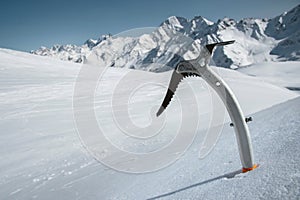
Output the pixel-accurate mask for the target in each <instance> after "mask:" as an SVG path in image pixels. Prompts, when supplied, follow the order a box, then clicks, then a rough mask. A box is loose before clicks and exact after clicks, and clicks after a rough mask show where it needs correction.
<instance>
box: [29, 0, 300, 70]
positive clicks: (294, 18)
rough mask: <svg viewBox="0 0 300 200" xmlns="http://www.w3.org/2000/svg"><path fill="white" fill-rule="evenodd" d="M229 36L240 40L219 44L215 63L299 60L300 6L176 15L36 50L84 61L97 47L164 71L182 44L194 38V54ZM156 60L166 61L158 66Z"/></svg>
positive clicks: (121, 63) (116, 62)
mask: <svg viewBox="0 0 300 200" xmlns="http://www.w3.org/2000/svg"><path fill="white" fill-rule="evenodd" d="M224 40H235V41H236V42H235V43H234V45H230V46H225V47H219V48H217V49H216V51H215V52H214V55H213V62H214V63H212V64H213V65H216V66H222V67H226V68H238V67H242V66H248V65H251V64H254V63H261V62H265V61H287V60H291V61H293V60H300V48H299V47H300V5H298V6H296V7H295V8H293V9H292V10H290V11H289V12H285V13H283V14H281V15H279V16H277V17H274V18H272V19H254V18H246V19H242V20H240V21H235V20H234V19H230V18H224V19H222V20H218V21H217V22H211V21H209V20H207V19H205V18H204V17H201V16H197V17H195V18H193V19H191V20H188V19H186V18H183V17H176V16H172V17H169V18H168V19H167V20H166V21H164V22H163V23H162V24H161V25H160V26H159V27H158V28H157V29H156V30H155V31H153V32H151V33H146V34H143V35H141V36H140V37H122V36H116V37H105V39H103V38H101V39H98V40H91V39H90V40H88V41H87V42H86V43H85V44H84V45H83V46H80V47H78V46H75V45H64V46H54V47H52V48H50V49H48V48H41V49H39V50H37V51H32V53H34V54H37V55H46V56H52V57H58V58H60V59H62V60H71V61H75V62H82V61H83V60H85V58H86V55H87V54H88V53H90V52H91V51H93V52H94V53H95V54H97V55H98V56H99V59H98V60H100V62H101V64H105V65H108V66H114V67H125V68H136V69H142V70H147V71H156V72H161V71H166V70H168V69H170V68H172V67H174V65H175V64H176V63H177V62H178V61H179V60H180V58H179V57H178V56H176V55H174V54H175V53H176V54H179V55H181V54H182V52H179V51H180V47H181V48H182V47H183V46H184V45H186V44H189V43H190V44H191V46H192V48H194V50H192V52H193V51H194V52H193V53H195V52H196V51H197V48H199V46H200V44H202V45H205V44H207V43H212V42H217V41H224ZM191 41H194V43H191ZM186 46H187V45H186ZM197 46H198V47H197ZM181 56H182V55H181ZM151 63H160V64H164V65H161V66H159V67H158V66H157V65H156V66H153V65H151Z"/></svg>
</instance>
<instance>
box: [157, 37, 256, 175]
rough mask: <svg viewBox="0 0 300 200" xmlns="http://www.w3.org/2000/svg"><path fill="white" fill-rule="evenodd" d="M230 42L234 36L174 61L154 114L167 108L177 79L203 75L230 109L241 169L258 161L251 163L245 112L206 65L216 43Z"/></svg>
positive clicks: (225, 85)
mask: <svg viewBox="0 0 300 200" xmlns="http://www.w3.org/2000/svg"><path fill="white" fill-rule="evenodd" d="M232 43H234V40H231V41H226V42H217V43H213V44H207V45H206V46H205V48H202V49H201V51H200V54H199V56H198V57H197V58H195V59H193V60H182V61H180V62H179V63H178V64H177V65H176V67H175V69H174V71H173V73H172V77H171V80H170V83H169V88H168V90H167V93H166V95H165V98H164V100H163V102H162V105H161V106H160V108H159V110H158V111H157V113H156V116H157V117H158V116H159V115H160V114H161V113H162V112H163V111H164V110H165V109H166V108H167V106H168V104H169V103H170V101H171V99H172V97H173V95H174V93H175V91H176V89H177V87H178V85H179V83H180V81H181V80H182V79H183V78H186V77H189V76H197V77H201V78H203V79H204V80H205V81H206V82H207V83H208V84H209V85H210V86H211V87H212V88H213V89H214V90H215V91H216V93H217V94H218V95H219V97H220V98H221V99H222V101H223V103H224V105H225V107H226V109H227V111H228V113H229V116H230V118H231V120H232V123H233V124H234V130H235V134H236V138H237V143H238V148H239V154H240V159H241V163H242V166H243V172H247V171H251V170H253V169H254V168H256V167H257V165H256V164H253V155H252V144H251V140H250V132H249V128H248V125H247V124H246V122H245V117H244V114H243V112H242V109H241V107H240V105H239V103H238V101H237V98H236V97H235V95H234V94H233V92H232V90H231V89H230V87H229V86H228V85H227V84H226V83H225V81H224V80H223V79H222V78H221V77H220V76H219V75H218V74H216V73H215V72H214V71H213V70H212V69H211V68H210V67H209V66H208V63H209V60H210V58H211V55H212V53H213V49H214V48H215V47H216V46H224V45H228V44H232Z"/></svg>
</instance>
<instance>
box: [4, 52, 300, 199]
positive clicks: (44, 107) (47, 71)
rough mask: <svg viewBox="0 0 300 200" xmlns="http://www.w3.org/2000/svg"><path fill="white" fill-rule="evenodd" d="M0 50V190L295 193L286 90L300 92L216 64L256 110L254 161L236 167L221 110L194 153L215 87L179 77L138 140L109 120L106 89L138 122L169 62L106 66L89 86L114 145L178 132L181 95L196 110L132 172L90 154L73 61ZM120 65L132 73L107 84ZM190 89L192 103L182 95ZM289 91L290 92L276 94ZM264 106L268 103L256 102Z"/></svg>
mask: <svg viewBox="0 0 300 200" xmlns="http://www.w3.org/2000/svg"><path fill="white" fill-rule="evenodd" d="M0 59H1V63H0V71H1V73H0V81H1V84H0V110H1V112H0V113H1V114H0V155H1V156H0V196H1V199H55V198H57V199H147V198H152V197H155V196H159V195H163V194H165V193H169V192H171V193H172V194H170V195H169V194H167V195H166V196H165V197H166V199H183V198H184V199H199V198H201V199H220V198H222V199H232V198H247V199H253V198H254V199H257V198H262V199H264V198H267V199H269V198H272V197H274V198H280V199H289V198H296V197H297V196H298V197H299V185H300V182H299V178H300V176H299V173H300V171H299V167H298V166H299V164H300V160H299V156H298V155H299V152H298V151H299V148H298V146H299V139H300V138H299V134H298V130H299V124H300V123H299V120H300V119H299V116H300V115H299V109H298V108H299V103H300V100H299V98H297V99H294V98H296V97H298V95H297V94H296V93H294V92H291V91H289V90H286V89H284V88H280V87H277V86H274V85H271V84H269V83H266V82H264V81H261V80H259V79H257V78H255V77H251V76H246V75H243V74H241V73H239V72H237V71H232V70H227V69H219V68H214V69H215V70H216V71H217V72H218V73H219V74H220V75H221V76H222V77H223V78H224V79H225V80H226V81H227V82H228V83H229V85H230V86H231V87H232V89H233V90H234V92H235V93H236V94H237V98H238V99H239V101H240V103H241V106H242V108H243V110H244V112H245V114H246V115H248V116H249V115H251V116H253V118H254V122H252V123H250V124H249V125H250V129H251V134H252V138H253V146H254V155H255V161H256V162H257V163H259V164H260V165H261V166H260V167H259V168H258V169H257V170H255V171H253V172H250V173H247V174H240V173H239V171H238V172H237V171H236V170H240V169H241V165H240V161H239V157H238V153H237V146H236V141H235V138H234V133H233V129H232V128H230V127H229V125H228V123H227V122H229V119H228V116H225V119H224V121H222V123H225V126H224V128H223V130H222V134H221V137H220V139H219V142H218V143H217V144H216V146H215V148H214V149H213V151H212V152H211V153H210V154H209V155H208V156H207V157H205V158H204V159H202V160H201V159H198V155H199V148H200V144H201V142H202V141H203V139H204V136H205V133H206V132H207V128H208V124H209V122H210V119H211V117H212V116H211V110H212V103H211V100H212V97H211V96H214V94H213V93H211V92H210V90H209V89H208V88H207V85H206V84H205V83H204V82H203V81H202V80H201V79H196V78H189V79H186V80H185V81H183V82H182V84H181V85H180V86H179V88H178V91H177V92H176V93H177V94H176V98H175V99H173V101H172V102H171V104H170V106H169V107H168V109H167V110H166V124H165V127H163V131H162V133H163V134H160V135H158V136H155V137H154V139H152V140H151V139H150V140H149V141H143V142H144V144H141V143H137V141H135V140H133V139H132V138H130V137H124V136H123V135H122V134H123V133H122V131H121V130H120V129H118V127H116V124H115V123H114V121H113V119H112V116H111V112H112V107H111V106H112V103H111V96H112V94H113V93H115V94H114V95H117V97H119V98H120V99H123V98H124V99H125V100H127V99H126V97H127V96H128V95H129V96H130V97H131V98H130V101H124V102H123V103H124V104H125V105H126V106H125V107H124V106H123V107H117V108H120V109H126V110H127V109H128V110H129V111H130V115H131V119H132V120H133V121H134V123H136V124H138V125H139V126H142V127H144V126H146V125H147V124H148V123H149V120H150V121H151V117H152V116H149V110H151V109H152V108H157V107H158V106H159V105H160V103H161V100H162V98H163V97H164V94H165V91H166V88H165V86H167V84H168V82H169V78H170V76H171V72H170V71H169V72H165V73H149V72H143V71H137V70H128V69H117V68H108V69H107V71H106V72H105V74H104V75H103V77H102V78H101V80H100V84H99V87H98V89H97V91H96V94H97V95H96V99H95V112H96V115H97V118H98V120H99V123H102V124H101V125H102V126H103V129H104V130H106V131H107V132H106V133H107V135H106V136H107V137H109V138H110V140H111V141H112V142H113V143H114V144H115V145H119V146H122V147H123V148H125V149H126V150H130V151H133V152H146V153H147V152H149V151H152V150H153V149H156V148H160V147H161V146H163V145H166V144H168V142H169V141H170V139H171V138H173V137H175V136H176V135H174V130H175V131H176V129H177V128H178V122H179V121H178V117H180V109H179V108H180V103H181V105H183V107H186V106H188V107H187V108H188V109H192V110H193V111H194V112H191V113H190V116H189V118H190V119H192V120H191V122H192V121H194V120H197V119H198V127H199V128H198V129H197V132H196V133H197V134H196V138H195V140H194V142H193V143H192V145H191V146H190V147H189V148H188V149H187V151H186V153H185V154H184V155H183V156H182V157H181V158H180V159H179V160H178V161H177V162H175V163H174V164H173V165H170V166H169V167H166V168H164V169H161V170H159V171H156V172H152V173H146V174H130V173H122V172H118V171H115V170H113V169H111V168H108V167H106V166H104V165H102V164H100V163H98V162H97V161H95V159H94V158H93V157H92V156H91V155H90V154H89V153H88V152H87V151H86V149H85V148H83V146H82V143H81V141H80V139H79V136H78V134H77V131H76V126H75V124H74V120H73V107H72V98H73V90H74V84H75V81H76V77H77V75H78V73H79V70H80V67H81V65H80V64H74V63H71V62H63V61H59V60H54V59H51V58H47V57H40V56H35V55H30V54H27V53H21V52H16V51H12V50H7V49H0ZM297 70H298V69H297ZM126 74H130V75H132V76H133V77H135V78H133V79H125V82H122V83H123V84H124V85H123V86H124V87H120V86H119V87H120V88H121V90H114V89H113V88H114V86H116V85H117V84H118V82H119V81H120V80H123V78H124V77H126V76H125V75H126ZM86 81H88V80H86ZM131 86H136V90H135V92H134V93H130V91H131V89H132V88H131ZM189 86H190V87H191V88H192V91H191V90H189ZM191 95H195V98H196V100H197V101H196V104H195V103H194V104H191V103H190V102H189V99H190V96H191ZM290 99H294V100H291V101H289V102H288V103H284V102H286V101H287V100H290ZM279 103H282V104H281V105H278V106H275V107H274V105H277V104H279ZM113 106H117V105H113ZM214 106H216V105H214ZM272 106H273V107H272ZM82 109H85V108H82ZM263 109H267V110H264V111H262V112H260V111H261V110H263ZM196 111H197V112H198V115H197V114H196V113H197V112H196ZM257 112H258V113H257ZM150 113H151V112H150ZM254 113H255V114H254ZM153 114H154V113H153ZM119 117H121V118H122V117H125V116H119ZM149 117H150V119H149ZM191 122H188V123H191ZM216 125H218V124H213V126H216ZM187 134H188V130H187ZM155 138H156V139H155ZM120 165H122V163H120ZM141 165H143V163H141ZM233 175H236V176H235V177H234V178H230V177H232V176H233ZM193 184H196V185H195V186H193ZM186 187H189V188H186ZM251 188H253V189H251ZM179 190H182V191H179ZM177 191H178V192H177Z"/></svg>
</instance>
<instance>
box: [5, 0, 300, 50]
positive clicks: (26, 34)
mask: <svg viewBox="0 0 300 200" xmlns="http://www.w3.org/2000/svg"><path fill="white" fill-rule="evenodd" d="M299 3H300V1H299V0H251V1H250V0H248V1H244V0H223V1H215V0H147V1H141V0H140V1H138V0H127V1H126V0H123V1H117V0H106V1H101V0H24V1H23V0H2V1H1V6H0V47H2V48H10V49H16V50H22V51H30V50H32V49H37V48H39V47H40V46H47V47H49V46H52V45H53V44H68V43H70V44H77V45H80V44H82V43H83V42H84V41H85V40H86V39H88V38H98V37H99V36H100V35H102V34H106V33H111V34H117V33H119V32H122V31H125V30H128V29H132V28H140V27H151V26H152V27H155V26H158V25H159V24H160V23H161V22H163V21H164V20H165V19H166V18H168V17H169V16H172V15H176V16H183V17H186V18H189V19H191V18H193V17H194V16H199V15H201V16H204V17H205V18H207V19H209V20H211V21H216V20H217V19H219V18H223V17H225V16H226V17H230V18H233V19H236V20H239V19H242V18H245V17H259V18H265V17H267V18H270V17H274V16H276V15H278V14H281V13H282V12H284V11H288V10H290V9H291V8H293V7H294V6H296V5H297V4H299Z"/></svg>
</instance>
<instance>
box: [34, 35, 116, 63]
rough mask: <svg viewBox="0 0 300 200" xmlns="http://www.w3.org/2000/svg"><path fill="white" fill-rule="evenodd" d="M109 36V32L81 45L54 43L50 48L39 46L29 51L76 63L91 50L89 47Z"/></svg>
mask: <svg viewBox="0 0 300 200" xmlns="http://www.w3.org/2000/svg"><path fill="white" fill-rule="evenodd" d="M109 37H111V35H110V34H108V35H102V36H101V37H100V38H98V39H96V40H95V39H88V40H87V41H85V42H84V44H83V45H81V46H76V45H70V44H67V45H59V44H56V45H54V46H52V47H51V48H47V47H41V48H39V49H37V50H33V51H31V53H32V54H36V55H41V56H49V57H56V58H59V59H60V60H67V61H73V62H76V63H82V62H83V61H84V60H85V59H86V55H87V54H88V53H89V52H90V51H91V49H92V48H93V47H95V46H97V45H98V44H99V43H100V42H102V41H103V40H106V39H107V38H109Z"/></svg>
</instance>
